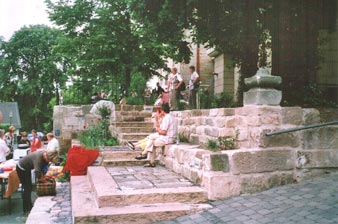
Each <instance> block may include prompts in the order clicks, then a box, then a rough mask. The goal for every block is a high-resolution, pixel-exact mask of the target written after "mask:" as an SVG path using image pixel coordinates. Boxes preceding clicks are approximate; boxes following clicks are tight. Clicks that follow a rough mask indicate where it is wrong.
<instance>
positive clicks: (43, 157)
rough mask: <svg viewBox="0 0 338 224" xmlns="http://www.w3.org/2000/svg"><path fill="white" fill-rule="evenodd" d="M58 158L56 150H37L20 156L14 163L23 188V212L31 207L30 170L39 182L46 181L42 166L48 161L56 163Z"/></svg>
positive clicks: (46, 164) (28, 210) (26, 211)
mask: <svg viewBox="0 0 338 224" xmlns="http://www.w3.org/2000/svg"><path fill="white" fill-rule="evenodd" d="M58 160H59V153H58V151H56V150H51V151H48V152H45V151H37V152H33V153H31V154H29V155H27V156H25V157H24V158H22V159H21V160H20V161H19V162H18V164H17V165H16V171H17V173H18V176H19V179H20V182H21V184H22V188H23V194H22V200H23V212H24V213H28V212H30V210H31V209H32V207H33V204H32V198H31V193H32V188H33V186H32V173H31V171H32V170H35V177H36V179H37V180H38V181H39V182H46V179H45V173H44V168H45V167H46V166H48V164H49V163H56V162H58Z"/></svg>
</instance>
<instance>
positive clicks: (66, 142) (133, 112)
mask: <svg viewBox="0 0 338 224" xmlns="http://www.w3.org/2000/svg"><path fill="white" fill-rule="evenodd" d="M92 106H93V105H83V106H74V105H63V106H55V107H54V112H53V130H54V133H55V134H56V137H57V138H58V140H59V141H60V143H61V148H62V149H64V150H66V149H68V148H69V147H70V145H71V140H72V139H75V138H76V137H77V135H78V134H80V133H81V132H83V131H85V130H86V129H87V128H88V127H90V126H93V125H96V124H99V123H100V120H99V117H98V116H96V115H93V114H90V113H89V112H90V110H91V108H92ZM143 109H144V106H134V105H123V106H121V105H115V112H114V114H112V116H111V119H110V121H111V123H112V122H123V121H124V122H127V121H143V120H144V118H146V117H150V115H151V112H149V111H144V110H143Z"/></svg>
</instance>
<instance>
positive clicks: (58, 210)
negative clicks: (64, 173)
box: [50, 182, 72, 224]
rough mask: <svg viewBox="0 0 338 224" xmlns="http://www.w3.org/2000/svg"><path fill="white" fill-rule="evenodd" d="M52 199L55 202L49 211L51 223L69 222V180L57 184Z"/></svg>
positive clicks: (65, 223) (70, 220) (70, 221)
mask: <svg viewBox="0 0 338 224" xmlns="http://www.w3.org/2000/svg"><path fill="white" fill-rule="evenodd" d="M52 200H53V201H55V202H56V203H55V205H54V206H53V207H52V208H51V211H50V212H51V214H52V217H51V221H52V223H59V224H61V223H62V224H71V223H72V207H71V198H70V184H69V182H66V183H61V184H58V185H57V188H56V196H55V197H54V198H53V199H52Z"/></svg>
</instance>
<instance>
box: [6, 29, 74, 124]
mask: <svg viewBox="0 0 338 224" xmlns="http://www.w3.org/2000/svg"><path fill="white" fill-rule="evenodd" d="M60 35H61V33H60V31H58V30H56V29H52V28H49V27H48V26H44V25H34V26H28V27H23V28H21V29H20V30H19V31H17V32H15V33H14V35H13V36H12V38H11V39H10V40H9V41H8V42H3V43H2V44H1V46H0V47H1V50H0V99H1V100H2V101H17V102H18V103H19V108H20V113H21V119H22V123H23V128H24V129H27V130H28V129H31V128H38V129H40V130H41V129H42V128H43V127H44V126H45V125H44V123H48V122H51V117H52V110H53V108H52V106H50V104H49V102H50V101H51V99H52V98H53V97H55V94H56V91H57V89H56V87H57V86H62V85H63V84H64V83H65V82H66V80H67V76H66V75H65V74H66V72H67V65H68V62H67V60H65V59H64V58H63V57H62V56H61V55H60V54H58V53H57V52H56V51H55V47H56V46H57V44H58V39H59V37H60Z"/></svg>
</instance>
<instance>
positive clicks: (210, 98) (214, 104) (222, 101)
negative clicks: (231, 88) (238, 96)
mask: <svg viewBox="0 0 338 224" xmlns="http://www.w3.org/2000/svg"><path fill="white" fill-rule="evenodd" d="M200 105H201V109H211V108H228V107H237V106H239V103H238V102H236V101H235V100H234V96H233V95H231V94H227V93H219V94H215V95H211V94H210V93H209V90H200Z"/></svg>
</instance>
